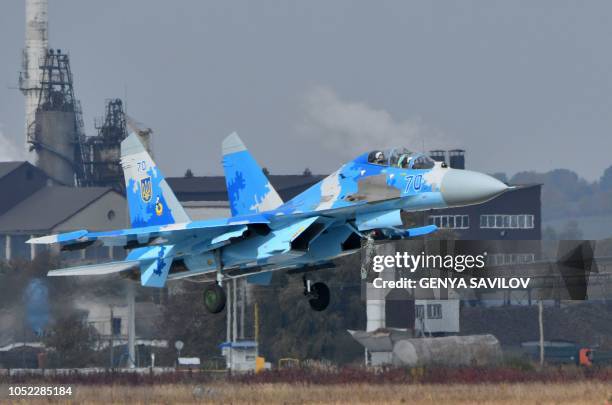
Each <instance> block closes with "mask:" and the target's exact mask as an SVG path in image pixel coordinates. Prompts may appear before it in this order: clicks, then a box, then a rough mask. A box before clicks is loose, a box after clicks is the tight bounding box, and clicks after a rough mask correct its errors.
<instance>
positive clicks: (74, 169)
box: [27, 49, 84, 185]
mask: <svg viewBox="0 0 612 405" xmlns="http://www.w3.org/2000/svg"><path fill="white" fill-rule="evenodd" d="M40 69H41V79H40V87H39V95H38V106H37V109H36V114H35V120H34V122H35V125H30V127H29V128H28V133H27V141H28V143H29V144H30V150H31V151H35V152H36V165H37V166H39V167H40V168H41V169H43V170H44V171H45V172H46V173H47V175H49V176H50V177H51V178H53V179H55V180H56V181H58V182H60V183H63V184H66V185H74V184H77V185H80V184H81V183H82V181H83V178H84V173H83V170H82V168H83V160H84V151H83V147H82V146H83V145H82V144H83V141H84V135H83V119H82V114H81V106H80V103H79V101H78V100H77V99H76V98H75V96H74V87H73V80H72V72H71V70H70V60H69V57H68V55H67V54H64V53H62V52H61V51H60V50H59V49H58V50H57V51H54V50H52V49H51V50H49V51H48V52H47V54H46V56H45V60H44V62H43V64H42V65H41V66H40Z"/></svg>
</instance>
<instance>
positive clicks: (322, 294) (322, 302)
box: [302, 277, 330, 312]
mask: <svg viewBox="0 0 612 405" xmlns="http://www.w3.org/2000/svg"><path fill="white" fill-rule="evenodd" d="M302 280H303V281H304V295H305V296H306V297H307V298H308V303H309V304H310V308H312V309H313V310H314V311H317V312H320V311H324V310H325V309H326V308H327V307H328V306H329V295H330V294H329V287H328V286H327V285H326V284H325V283H322V282H320V281H319V282H316V283H314V284H312V283H311V281H310V280H308V279H307V278H306V277H303V278H302Z"/></svg>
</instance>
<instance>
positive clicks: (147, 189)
mask: <svg viewBox="0 0 612 405" xmlns="http://www.w3.org/2000/svg"><path fill="white" fill-rule="evenodd" d="M151 197H153V188H152V186H151V177H145V178H144V179H141V180H140V198H142V201H144V202H146V203H148V202H149V201H151Z"/></svg>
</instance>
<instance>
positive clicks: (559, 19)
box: [0, 0, 612, 180]
mask: <svg viewBox="0 0 612 405" xmlns="http://www.w3.org/2000/svg"><path fill="white" fill-rule="evenodd" d="M49 3H50V4H49V17H50V32H49V38H50V45H51V46H52V47H54V48H61V49H63V50H68V51H69V53H70V56H71V62H72V71H73V74H74V79H75V89H76V96H77V98H79V99H80V100H81V103H82V106H83V112H84V120H85V124H86V129H87V133H88V134H93V133H94V129H93V119H94V118H95V117H98V116H101V115H102V113H103V107H104V100H105V99H107V98H114V97H120V98H123V97H124V96H125V94H126V93H127V104H128V113H129V114H130V115H132V116H134V117H135V118H136V119H137V120H139V121H141V122H143V123H146V124H147V125H148V126H150V127H152V128H153V129H154V131H155V135H154V136H155V138H154V149H155V154H156V160H157V161H158V163H159V165H160V166H161V168H162V170H163V171H164V172H166V174H167V175H180V174H182V173H183V172H184V171H185V169H186V168H187V167H190V168H192V170H193V171H194V172H195V174H196V175H206V174H220V173H221V172H222V169H221V166H220V163H219V161H220V148H221V146H220V144H221V141H222V139H223V138H224V137H225V136H226V135H228V134H229V133H230V132H232V131H237V132H238V133H239V135H240V136H241V137H242V138H243V140H244V141H245V143H246V144H247V146H249V148H250V149H251V151H252V152H253V153H254V155H255V157H256V158H257V160H258V161H259V162H260V163H261V164H262V166H267V167H268V168H269V170H270V171H271V172H272V173H300V172H302V170H303V169H304V168H305V167H310V168H311V169H312V170H313V172H316V173H325V172H329V171H331V170H333V169H335V168H336V167H337V166H339V164H340V163H341V162H343V161H345V160H347V159H349V158H351V157H353V155H356V154H359V153H360V152H361V151H362V150H364V149H369V148H373V147H375V146H377V145H380V146H384V145H392V144H400V145H404V146H407V147H409V148H411V149H416V150H421V149H422V148H423V145H424V147H425V148H426V149H430V148H433V147H442V148H453V147H463V148H465V149H467V165H468V167H469V168H473V169H476V170H482V171H487V172H494V171H505V172H507V173H509V174H512V173H514V172H516V171H520V170H528V169H535V170H540V171H543V170H548V169H552V168H557V167H566V168H570V169H573V170H575V171H577V172H578V173H579V174H580V175H582V176H584V177H586V178H587V179H590V180H592V179H595V178H598V177H599V176H600V175H601V173H602V171H603V170H604V169H605V168H606V167H608V166H610V165H612V157H611V156H610V155H611V154H612V2H609V1H594V0H590V1H588V2H579V1H560V0H554V1H553V0H551V1H510V0H507V1H491V0H483V1H461V2H451V1H436V2H432V1H419V2H416V1H369V2H359V1H335V0H332V1H330V0H327V1H312V0H308V1H300V2H295V1H280V0H279V1H274V2H271V1H260V0H258V1H240V2H238V1H227V0H223V1H221V0H215V1H213V0H211V1H205V0H202V1H187V0H178V1H169V0H168V1H159V0H138V1H137V0H104V1H102V0H97V1H93V0H89V1H87V0H49ZM23 37H24V2H23V1H22V0H4V1H2V4H1V5H0V50H2V56H1V58H0V78H1V81H0V84H2V86H1V87H0V131H1V132H2V133H3V134H4V136H5V137H6V138H8V139H9V140H10V141H12V142H14V143H16V144H18V145H19V146H20V145H21V143H22V142H23V137H24V135H23V97H22V95H21V93H20V92H19V91H18V90H16V89H15V87H16V86H17V78H18V71H19V70H20V66H21V49H22V47H23ZM0 146H1V147H2V150H0V158H2V157H6V155H7V154H11V155H15V154H16V152H15V151H14V150H13V151H11V150H8V149H7V146H6V142H4V143H2V144H0Z"/></svg>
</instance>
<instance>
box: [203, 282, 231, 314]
mask: <svg viewBox="0 0 612 405" xmlns="http://www.w3.org/2000/svg"><path fill="white" fill-rule="evenodd" d="M203 298H204V306H205V307H206V309H207V310H208V312H210V313H211V314H218V313H219V312H221V311H223V309H224V308H225V301H226V297H225V291H224V290H223V288H221V287H220V286H219V285H218V284H217V283H213V284H210V285H208V286H206V288H205V289H204V297H203Z"/></svg>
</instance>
